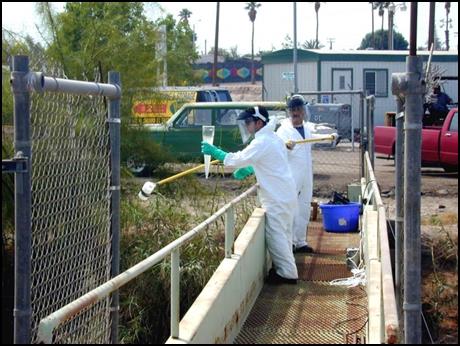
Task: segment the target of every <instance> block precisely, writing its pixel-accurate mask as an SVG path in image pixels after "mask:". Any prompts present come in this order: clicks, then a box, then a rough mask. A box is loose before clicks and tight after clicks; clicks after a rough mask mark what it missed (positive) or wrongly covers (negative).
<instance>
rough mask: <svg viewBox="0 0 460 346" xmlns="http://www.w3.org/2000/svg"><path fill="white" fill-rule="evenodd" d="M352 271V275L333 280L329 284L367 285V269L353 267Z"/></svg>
mask: <svg viewBox="0 0 460 346" xmlns="http://www.w3.org/2000/svg"><path fill="white" fill-rule="evenodd" d="M351 273H352V274H353V276H352V277H349V278H343V279H335V280H332V281H331V282H329V285H331V286H348V287H356V286H358V285H361V286H366V270H365V269H364V268H362V269H358V268H355V269H352V270H351Z"/></svg>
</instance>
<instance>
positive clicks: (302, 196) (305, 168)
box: [276, 95, 338, 253]
mask: <svg viewBox="0 0 460 346" xmlns="http://www.w3.org/2000/svg"><path fill="white" fill-rule="evenodd" d="M287 106H288V112H289V119H284V120H283V121H282V122H281V126H280V127H279V128H278V130H277V132H276V134H277V135H278V136H279V137H280V138H281V139H282V140H283V141H284V142H285V143H287V145H286V146H287V148H288V149H289V150H288V162H289V167H290V168H291V172H292V175H293V177H294V181H295V183H296V188H297V207H298V209H297V213H296V215H295V217H294V226H293V229H292V237H293V238H292V242H293V244H294V247H293V251H294V252H297V253H312V252H313V251H314V250H313V249H312V248H311V247H310V246H309V245H308V243H307V228H308V223H309V221H310V205H311V200H312V197H313V162H312V157H311V144H309V143H304V144H298V145H295V143H294V142H295V141H300V140H303V139H309V138H320V137H324V136H322V135H318V134H315V133H314V124H312V123H309V122H308V120H309V111H308V107H307V103H306V102H305V99H304V98H303V97H302V96H301V95H294V96H292V97H291V98H290V99H289V100H288V103H287ZM332 136H333V137H334V140H336V139H337V138H338V135H337V134H336V133H335V134H332Z"/></svg>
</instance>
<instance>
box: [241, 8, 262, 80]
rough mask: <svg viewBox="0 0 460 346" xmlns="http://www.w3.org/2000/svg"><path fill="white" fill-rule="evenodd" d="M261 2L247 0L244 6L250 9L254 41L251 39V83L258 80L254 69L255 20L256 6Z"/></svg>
mask: <svg viewBox="0 0 460 346" xmlns="http://www.w3.org/2000/svg"><path fill="white" fill-rule="evenodd" d="M260 6H261V4H258V3H257V2H247V3H246V7H245V8H244V9H245V10H248V11H249V12H248V14H249V19H250V20H251V22H252V41H251V60H252V63H251V83H252V84H255V82H256V73H255V70H254V22H255V20H256V14H257V11H256V8H259V7H260Z"/></svg>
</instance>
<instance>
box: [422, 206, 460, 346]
mask: <svg viewBox="0 0 460 346" xmlns="http://www.w3.org/2000/svg"><path fill="white" fill-rule="evenodd" d="M425 223H428V224H429V225H430V227H432V230H433V233H432V234H423V238H422V254H423V257H422V261H423V273H422V275H423V280H422V282H423V283H422V286H423V287H422V302H423V312H424V315H425V318H426V319H427V323H428V328H429V330H430V333H431V335H428V333H427V332H426V331H425V335H424V340H426V341H427V342H431V338H432V339H433V341H434V342H435V343H441V344H442V343H454V344H456V343H457V341H458V233H457V230H458V228H457V230H455V231H454V232H452V231H449V230H448V229H447V225H452V224H458V216H454V215H447V214H446V215H442V214H441V215H432V216H431V217H430V218H429V219H428V220H427V221H425Z"/></svg>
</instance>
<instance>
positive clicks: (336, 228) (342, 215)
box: [319, 203, 361, 232]
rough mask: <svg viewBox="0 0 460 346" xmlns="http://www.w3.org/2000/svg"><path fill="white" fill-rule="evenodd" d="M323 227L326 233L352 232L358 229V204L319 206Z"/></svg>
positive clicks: (359, 205)
mask: <svg viewBox="0 0 460 346" xmlns="http://www.w3.org/2000/svg"><path fill="white" fill-rule="evenodd" d="M319 207H320V208H321V212H322V214H323V227H324V229H325V230H326V231H328V232H354V231H356V230H357V229H358V222H359V212H360V209H361V204H360V203H349V204H320V205H319Z"/></svg>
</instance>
